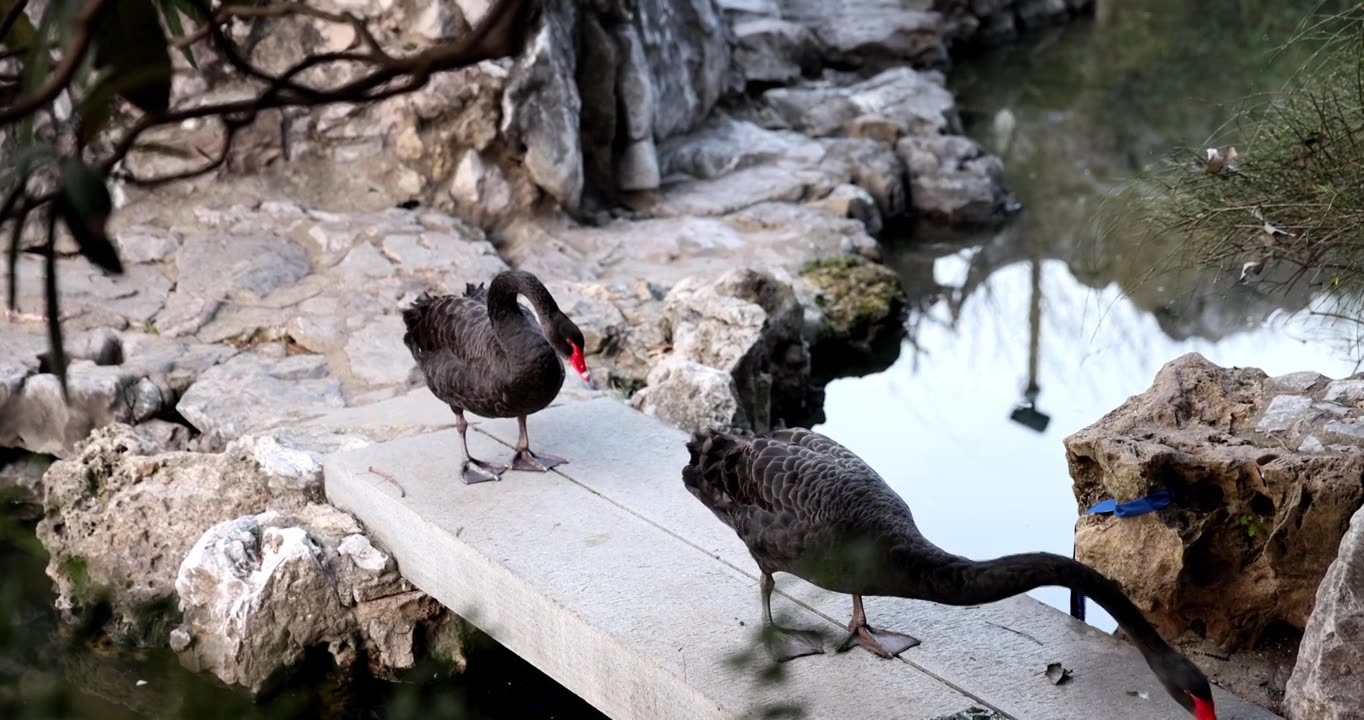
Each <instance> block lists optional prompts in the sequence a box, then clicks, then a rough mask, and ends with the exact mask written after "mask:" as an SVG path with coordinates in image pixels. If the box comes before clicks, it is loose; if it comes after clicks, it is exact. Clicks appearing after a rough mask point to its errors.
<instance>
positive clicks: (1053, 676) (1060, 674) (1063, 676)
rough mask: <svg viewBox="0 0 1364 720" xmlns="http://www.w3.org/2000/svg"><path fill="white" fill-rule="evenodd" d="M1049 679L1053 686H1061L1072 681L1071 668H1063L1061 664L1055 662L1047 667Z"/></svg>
mask: <svg viewBox="0 0 1364 720" xmlns="http://www.w3.org/2000/svg"><path fill="white" fill-rule="evenodd" d="M1047 679H1048V680H1050V681H1051V684H1052V685H1060V684H1061V683H1063V682H1065V681H1067V680H1069V679H1070V668H1067V667H1061V663H1059V662H1054V663H1051V664H1049V665H1047Z"/></svg>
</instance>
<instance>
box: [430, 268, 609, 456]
mask: <svg viewBox="0 0 1364 720" xmlns="http://www.w3.org/2000/svg"><path fill="white" fill-rule="evenodd" d="M518 297H525V298H526V299H527V300H529V301H530V304H531V305H532V306H533V307H534V308H535V313H534V314H531V312H530V310H528V309H527V308H525V307H522V306H521V304H520V303H519V302H518V301H517V298H518ZM403 323H404V324H405V325H406V326H407V332H406V333H405V334H404V335H403V343H404V344H405V345H407V349H408V350H409V351H410V352H411V353H412V357H413V359H415V360H416V361H417V365H418V366H419V367H421V369H422V372H423V373H424V374H425V375H426V385H427V387H428V388H430V389H431V392H432V394H434V395H435V396H436V397H437V398H440V400H441V401H443V402H445V403H446V404H447V405H449V406H450V409H451V410H453V411H454V413H455V428H456V429H457V430H459V437H460V443H461V445H463V450H464V461H463V464H462V465H461V467H460V479H462V480H463V481H464V482H466V483H479V482H486V481H488V480H500V479H501V477H502V473H504V472H506V470H507V469H508V467H509V466H508V465H502V464H498V463H491V462H486V461H483V460H478V459H475V458H473V457H471V456H470V455H469V442H468V439H467V436H466V434H465V432H466V430H467V429H468V425H469V423H468V422H467V421H466V420H465V419H464V411H465V410H468V411H470V412H472V413H474V414H475V415H480V416H482V417H487V418H499V417H506V418H510V417H514V418H516V420H517V423H518V425H519V426H520V438H519V439H518V440H517V443H516V452H515V454H514V455H513V456H512V458H511V463H510V467H511V468H514V469H516V470H531V471H535V472H545V471H547V470H549V469H550V468H552V467H554V466H555V465H559V464H562V463H566V462H568V461H567V460H565V459H563V458H561V457H556V456H554V455H545V454H541V453H535V452H532V451H531V449H530V439H529V437H528V436H527V431H526V416H527V415H532V414H534V413H537V412H539V411H541V410H543V409H545V408H546V407H548V406H549V404H550V403H551V402H553V400H554V398H555V397H556V396H557V395H558V394H559V389H560V388H562V387H563V384H564V376H565V372H564V362H565V361H566V362H567V363H568V364H569V365H571V366H572V367H573V370H574V371H575V372H577V373H578V376H579V377H581V378H582V379H583V381H584V382H588V383H590V382H591V379H592V375H591V373H589V372H588V370H587V361H586V359H585V358H583V345H584V340H583V333H582V330H580V329H578V326H577V325H575V324H574V323H573V321H572V320H570V319H569V318H568V316H567V315H565V314H564V313H563V311H562V310H560V309H559V305H558V303H556V302H555V301H554V297H553V296H552V295H550V293H549V290H547V289H546V288H545V286H544V284H543V283H541V282H540V280H539V279H538V278H536V277H535V276H534V275H532V274H530V273H528V272H525V271H522V270H507V271H504V272H501V273H498V274H497V276H496V277H494V278H493V280H492V282H491V283H489V284H488V287H487V288H486V289H485V288H484V287H483V286H482V285H478V286H477V287H475V286H474V285H469V286H468V287H467V288H465V291H464V294H463V295H440V296H432V295H430V294H429V293H423V294H422V296H421V297H419V298H417V299H416V301H414V302H413V303H412V305H410V306H408V307H407V308H404V309H403Z"/></svg>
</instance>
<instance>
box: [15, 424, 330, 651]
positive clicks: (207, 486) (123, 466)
mask: <svg viewBox="0 0 1364 720" xmlns="http://www.w3.org/2000/svg"><path fill="white" fill-rule="evenodd" d="M163 451H164V448H163V447H161V446H160V445H159V444H158V443H157V442H156V441H155V440H154V439H153V438H151V437H150V436H148V435H147V434H146V433H144V432H142V431H141V430H140V429H138V428H134V427H129V426H127V425H121V424H118V425H109V426H106V427H103V428H100V429H98V430H96V431H95V432H94V433H92V434H91V436H90V438H89V439H88V440H86V441H85V442H84V443H83V444H81V445H80V446H79V448H78V454H77V455H75V456H74V457H72V458H71V459H69V460H62V461H60V462H57V463H54V464H53V465H52V467H51V468H49V469H48V472H47V474H46V475H45V476H44V485H45V489H46V497H45V500H44V517H43V519H42V521H41V522H40V523H39V524H38V538H39V540H41V541H42V543H43V545H44V546H45V547H46V548H47V550H48V552H49V553H50V555H51V559H50V560H49V562H48V566H47V573H48V576H49V577H51V578H52V580H53V582H54V583H55V584H56V590H57V607H58V608H59V609H61V610H62V611H63V612H65V613H67V614H68V615H73V614H75V613H78V612H85V611H88V610H90V609H92V608H94V607H96V606H97V605H99V604H100V603H107V604H108V606H109V608H110V610H111V618H110V620H109V627H108V629H109V630H110V632H111V633H112V634H113V635H115V636H117V637H124V638H127V639H128V640H130V641H133V642H139V643H147V642H152V643H156V642H164V641H165V637H164V634H165V632H167V631H168V630H169V628H167V627H165V622H166V620H167V615H166V612H167V610H169V609H170V606H171V604H172V600H173V598H174V594H175V589H174V582H175V576H176V569H177V568H178V567H179V565H180V561H181V560H182V559H183V558H184V557H185V554H186V553H187V552H188V551H189V549H190V548H191V547H192V546H193V545H194V543H195V541H196V540H197V539H198V538H199V536H200V535H202V534H203V532H204V531H205V530H207V529H208V528H209V527H211V526H212V525H214V524H216V523H218V522H219V521H221V520H222V519H224V518H230V517H236V516H239V515H242V514H246V513H258V512H262V511H264V510H267V509H276V510H292V509H297V508H301V507H302V506H303V505H305V504H306V503H307V502H309V501H310V500H319V499H320V498H321V487H320V485H319V484H318V483H316V482H315V481H314V482H313V483H312V484H310V485H306V486H300V485H299V483H297V482H295V481H294V480H293V479H292V478H288V477H284V478H281V477H277V476H273V475H270V474H269V473H267V472H266V471H264V470H263V469H262V468H261V466H260V464H259V463H258V462H257V461H256V459H255V457H254V448H253V444H252V443H251V442H249V441H248V442H242V443H238V444H236V445H234V446H233V447H231V448H230V449H229V451H228V452H226V453H222V454H203V453H185V452H172V453H166V452H163Z"/></svg>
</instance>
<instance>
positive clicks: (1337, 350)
mask: <svg viewBox="0 0 1364 720" xmlns="http://www.w3.org/2000/svg"><path fill="white" fill-rule="evenodd" d="M1316 4H1317V3H1311V4H1308V5H1307V6H1306V7H1303V6H1301V5H1300V6H1299V7H1288V8H1285V7H1284V5H1292V4H1291V3H1290V4H1283V3H1274V4H1265V3H1258V2H1253V1H1252V2H1230V1H1222V2H1217V1H1210V2H1206V3H1184V2H1182V1H1179V2H1176V1H1175V0H1141V1H1137V2H1131V1H1129V2H1126V3H1105V2H1102V1H1101V2H1100V10H1099V13H1098V15H1097V18H1096V20H1094V21H1092V22H1088V23H1082V24H1080V25H1077V26H1074V27H1069V28H1065V29H1063V30H1059V31H1057V32H1055V33H1052V34H1050V35H1048V36H1047V37H1045V38H1043V39H1042V40H1041V41H1040V42H1037V43H1034V44H1029V45H1023V46H1018V47H1014V48H1009V49H1005V50H1003V51H999V52H995V53H991V54H990V55H988V56H985V57H982V58H980V59H978V60H976V61H973V62H971V63H967V64H966V65H964V66H962V67H960V68H958V70H957V71H955V73H954V76H953V78H952V82H953V84H954V86H955V87H956V88H957V90H958V92H959V98H960V101H961V103H962V106H963V108H965V109H966V110H967V111H968V115H967V117H966V120H967V125H968V130H969V131H970V132H971V133H972V134H973V135H975V136H976V137H977V139H978V140H980V141H981V142H982V143H983V144H985V145H986V146H988V147H991V148H992V149H993V150H995V151H997V152H1000V153H1001V154H1002V155H1004V158H1005V163H1006V166H1007V167H1008V177H1009V182H1010V185H1011V187H1012V189H1013V190H1014V192H1015V193H1016V194H1017V195H1018V196H1019V197H1020V198H1021V199H1022V200H1023V202H1024V203H1025V206H1026V209H1025V210H1024V212H1023V214H1022V215H1020V216H1019V217H1018V219H1017V220H1016V221H1015V222H1014V223H1012V224H1011V225H1010V226H1009V227H1007V228H1005V229H1003V230H1001V231H999V232H995V233H990V234H985V235H975V236H970V235H967V236H961V235H953V234H949V233H942V232H934V231H929V230H921V231H919V232H918V233H916V235H915V236H914V237H912V238H911V239H909V240H907V241H903V242H900V243H891V244H890V248H889V258H888V262H890V263H891V264H892V265H893V266H894V267H895V268H896V269H897V270H898V271H899V272H900V275H901V279H902V281H903V283H904V285H905V289H906V292H907V293H908V295H909V299H910V314H909V319H908V321H907V331H908V337H907V338H906V340H905V341H904V343H903V346H902V348H901V353H900V356H899V358H898V359H897V360H896V362H895V363H894V365H892V366H891V367H890V368H889V369H888V370H885V371H884V372H880V373H877V374H872V375H867V376H864V377H859V378H846V379H840V380H836V381H834V382H832V383H831V384H830V385H829V386H828V388H827V389H826V402H825V407H824V412H825V415H826V421H825V422H824V423H822V424H820V425H817V426H816V429H818V430H819V431H821V432H824V433H827V434H829V435H830V436H832V437H834V438H836V439H838V440H839V441H840V442H842V443H844V444H845V445H847V446H848V447H850V448H851V449H852V450H853V451H855V452H857V453H858V454H859V455H861V456H862V457H863V458H865V459H866V460H867V461H868V462H869V463H871V465H872V466H873V467H875V468H877V470H878V471H880V472H881V473H882V474H883V476H884V477H885V478H886V480H887V481H888V482H890V483H891V485H892V486H893V487H895V488H896V490H897V491H899V492H900V493H901V494H902V495H903V496H904V497H905V498H906V500H907V501H908V502H909V504H910V506H911V507H912V508H913V509H914V513H915V517H916V520H917V521H918V523H919V525H920V527H921V528H922V529H923V531H924V532H925V534H926V535H928V537H929V538H931V539H933V540H934V541H936V542H938V543H940V544H942V545H943V546H945V547H947V548H948V549H950V550H953V551H955V552H959V553H961V554H964V555H967V556H970V557H974V558H986V557H993V556H998V555H1002V554H1007V553H1013V552H1022V551H1035V550H1046V551H1050V552H1054V553H1059V554H1063V555H1069V554H1070V553H1071V549H1072V538H1073V531H1074V523H1075V519H1076V513H1077V508H1076V505H1075V500H1074V496H1073V495H1072V494H1071V484H1070V478H1069V475H1068V473H1067V468H1066V462H1065V451H1064V448H1063V446H1062V443H1061V440H1062V438H1064V437H1065V436H1066V435H1069V434H1070V433H1073V432H1075V431H1076V430H1079V429H1080V428H1083V427H1085V426H1086V425H1089V424H1090V423H1092V422H1094V421H1096V420H1098V419H1099V418H1100V417H1102V416H1103V415H1104V414H1105V413H1107V412H1108V411H1110V410H1112V409H1113V408H1115V407H1117V406H1118V405H1119V404H1121V403H1122V402H1123V401H1124V400H1126V399H1127V398H1128V397H1129V396H1131V395H1133V394H1135V393H1138V392H1141V391H1142V390H1144V389H1146V388H1147V387H1148V386H1149V385H1150V382H1151V378H1152V377H1153V376H1154V375H1155V373H1156V371H1157V370H1159V368H1160V367H1161V366H1162V365H1163V364H1165V363H1166V362H1168V361H1169V360H1171V359H1174V358H1175V357H1178V356H1179V355H1182V354H1184V353H1187V352H1199V353H1202V354H1203V355H1205V356H1206V357H1208V358H1209V359H1210V360H1212V361H1213V362H1216V363H1219V364H1222V365H1240V366H1247V365H1249V366H1255V367H1260V368H1263V369H1264V370H1265V371H1266V372H1269V373H1271V374H1278V373H1286V372H1292V371H1297V370H1304V369H1312V370H1317V371H1320V372H1323V373H1326V374H1328V375H1332V376H1336V377H1339V376H1343V375H1348V374H1351V373H1352V372H1354V371H1355V361H1354V359H1353V358H1354V357H1355V356H1356V351H1357V350H1358V349H1359V348H1358V346H1357V344H1356V343H1355V342H1353V339H1352V336H1351V334H1352V333H1354V332H1355V331H1356V330H1357V328H1355V327H1353V326H1351V325H1349V324H1348V323H1346V324H1344V325H1342V324H1340V323H1337V322H1335V321H1332V320H1330V319H1327V318H1323V317H1320V316H1316V315H1313V314H1311V311H1312V310H1313V309H1316V310H1329V308H1327V307H1326V306H1327V305H1329V301H1328V300H1324V299H1319V298H1314V292H1316V290H1315V289H1314V288H1312V287H1310V286H1308V285H1305V284H1298V285H1294V286H1291V287H1283V286H1279V285H1276V284H1274V283H1273V278H1272V277H1271V278H1270V282H1263V283H1259V284H1256V285H1248V286H1242V285H1239V284H1238V283H1237V274H1236V272H1235V269H1232V268H1229V269H1228V270H1227V271H1225V272H1213V273H1209V272H1199V271H1196V270H1194V269H1192V268H1189V267H1184V266H1182V265H1181V264H1180V263H1179V260H1178V256H1177V255H1175V254H1174V252H1173V251H1174V250H1175V246H1176V244H1177V243H1178V242H1179V240H1178V239H1177V238H1162V237H1153V236H1152V235H1151V234H1150V233H1149V232H1147V228H1145V227H1143V226H1142V225H1141V223H1140V220H1139V219H1133V218H1132V217H1130V216H1127V217H1124V213H1122V212H1119V211H1118V210H1120V208H1114V207H1113V206H1111V205H1110V204H1108V203H1110V202H1111V201H1110V200H1109V198H1111V196H1112V195H1113V193H1114V191H1116V190H1118V189H1119V188H1121V187H1122V186H1123V185H1124V184H1125V183H1127V182H1129V181H1130V180H1131V179H1132V178H1133V177H1134V176H1135V174H1136V173H1138V172H1140V171H1141V170H1142V168H1143V167H1145V166H1146V165H1148V164H1149V163H1151V162H1152V161H1153V160H1155V159H1156V157H1157V154H1158V153H1163V152H1166V151H1167V150H1168V149H1169V148H1171V147H1174V146H1180V145H1188V146H1195V147H1197V146H1199V145H1200V144H1202V143H1205V142H1207V141H1208V139H1209V138H1210V137H1213V136H1214V135H1216V134H1217V133H1218V132H1228V131H1230V130H1234V123H1229V122H1228V120H1229V118H1231V117H1232V116H1233V115H1234V113H1235V111H1236V109H1237V108H1238V107H1239V106H1240V104H1241V99H1242V98H1244V97H1246V96H1247V95H1248V94H1249V93H1254V92H1260V91H1264V90H1268V89H1273V88H1276V87H1278V86H1279V85H1280V84H1281V83H1282V81H1283V79H1284V78H1285V77H1287V74H1288V73H1290V72H1291V71H1292V69H1293V68H1294V67H1296V66H1295V65H1294V62H1293V61H1294V57H1292V55H1294V54H1295V53H1306V52H1309V49H1307V48H1296V49H1293V50H1291V51H1290V52H1289V53H1285V54H1281V55H1280V56H1279V60H1280V61H1281V63H1280V64H1279V65H1278V66H1277V68H1278V69H1276V68H1274V67H1269V66H1266V64H1265V59H1266V57H1267V50H1268V49H1269V48H1272V47H1274V46H1277V45H1278V44H1279V43H1281V42H1282V41H1283V40H1284V39H1285V38H1286V37H1288V35H1289V34H1290V33H1291V32H1292V30H1293V29H1294V27H1295V26H1296V25H1297V23H1298V22H1299V20H1301V19H1302V18H1303V17H1304V13H1305V12H1306V11H1307V10H1310V8H1311V7H1312V6H1314V5H1316ZM1213 67H1215V68H1218V73H1217V76H1218V78H1222V79H1221V80H1219V81H1218V82H1216V83H1211V82H1209V77H1208V75H1207V70H1208V68H1213ZM1224 70H1225V71H1228V72H1223V71H1224ZM1033 595H1034V596H1035V597H1037V598H1038V599H1040V600H1042V601H1044V602H1047V603H1048V604H1051V605H1053V606H1055V607H1057V608H1060V609H1062V610H1067V609H1068V608H1069V593H1068V592H1066V591H1064V590H1059V589H1055V588H1046V589H1041V590H1038V591H1035V592H1034V593H1033ZM1089 621H1090V622H1091V623H1093V624H1095V625H1098V626H1100V627H1102V628H1104V629H1112V627H1113V622H1112V620H1111V618H1109V617H1108V616H1107V615H1106V614H1104V613H1102V612H1101V611H1098V609H1097V608H1096V607H1095V606H1094V605H1093V604H1092V603H1091V604H1090V607H1089Z"/></svg>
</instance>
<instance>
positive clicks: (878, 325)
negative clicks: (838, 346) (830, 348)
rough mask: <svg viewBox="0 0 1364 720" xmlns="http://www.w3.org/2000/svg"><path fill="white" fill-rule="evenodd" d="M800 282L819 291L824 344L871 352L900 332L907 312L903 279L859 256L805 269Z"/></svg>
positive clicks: (818, 302) (816, 300)
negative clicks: (832, 342) (831, 342)
mask: <svg viewBox="0 0 1364 720" xmlns="http://www.w3.org/2000/svg"><path fill="white" fill-rule="evenodd" d="M800 279H801V281H802V282H803V283H805V284H807V285H809V286H811V287H812V288H814V289H815V292H816V295H815V304H816V305H817V306H818V307H819V309H820V311H821V312H822V314H823V317H824V320H825V324H824V328H823V332H822V333H821V337H820V338H819V339H820V340H837V341H839V342H841V343H848V344H851V345H854V346H856V347H858V348H860V349H864V350H865V349H867V348H869V347H870V346H871V345H872V344H873V343H875V342H876V340H877V339H878V338H879V337H880V336H881V335H882V334H883V333H890V332H892V331H894V330H896V329H898V328H899V321H900V319H901V311H902V310H903V308H904V291H903V290H902V289H901V287H900V276H899V275H897V274H896V273H895V271H893V270H891V269H890V268H887V267H886V266H884V265H880V264H877V263H873V262H869V261H867V260H865V259H864V258H862V257H860V256H858V255H844V256H842V257H838V258H832V259H829V260H825V261H822V262H814V263H810V264H809V265H807V266H806V267H805V268H803V270H802V272H801V275H800Z"/></svg>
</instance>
